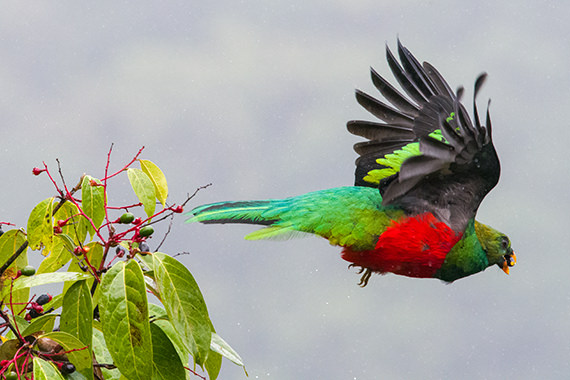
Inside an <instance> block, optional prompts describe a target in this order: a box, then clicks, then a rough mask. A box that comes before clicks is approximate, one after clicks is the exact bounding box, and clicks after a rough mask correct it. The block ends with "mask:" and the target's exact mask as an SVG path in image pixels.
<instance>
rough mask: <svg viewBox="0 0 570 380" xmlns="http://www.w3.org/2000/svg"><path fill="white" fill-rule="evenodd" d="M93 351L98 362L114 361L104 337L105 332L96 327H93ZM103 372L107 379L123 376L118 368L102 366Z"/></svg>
mask: <svg viewBox="0 0 570 380" xmlns="http://www.w3.org/2000/svg"><path fill="white" fill-rule="evenodd" d="M93 352H94V353H95V358H96V359H97V363H100V364H112V363H113V358H112V357H111V354H110V353H109V350H108V349H107V345H106V343H105V337H103V332H102V331H100V330H98V329H96V328H93ZM101 372H102V373H103V378H104V379H105V380H118V379H120V378H121V372H120V371H119V370H118V369H117V368H114V369H106V368H103V367H101Z"/></svg>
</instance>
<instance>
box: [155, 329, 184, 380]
mask: <svg viewBox="0 0 570 380" xmlns="http://www.w3.org/2000/svg"><path fill="white" fill-rule="evenodd" d="M150 332H151V334H152V352H153V358H152V360H153V364H154V369H155V371H154V375H153V377H152V379H153V380H177V379H180V380H185V379H186V373H185V370H184V366H183V365H182V362H181V361H180V358H179V357H178V354H177V352H176V349H175V348H174V345H173V344H172V342H171V341H170V339H169V338H168V336H167V335H166V334H165V333H164V332H163V331H162V330H161V328H160V327H158V326H155V325H154V324H153V323H151V325H150Z"/></svg>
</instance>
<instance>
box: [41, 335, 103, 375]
mask: <svg viewBox="0 0 570 380" xmlns="http://www.w3.org/2000/svg"><path fill="white" fill-rule="evenodd" d="M40 338H49V339H51V340H53V341H55V342H57V343H59V344H60V345H61V346H62V347H63V349H64V350H65V351H67V352H66V355H67V358H68V359H69V361H70V362H71V363H73V365H74V366H75V369H76V370H77V372H79V373H81V374H82V375H83V376H85V377H86V378H87V379H90V380H92V379H93V358H92V357H91V353H90V351H89V350H88V349H87V348H85V344H83V343H82V342H80V341H79V339H77V338H76V337H74V336H73V335H70V334H68V333H66V332H63V331H54V332H50V333H47V334H44V335H41V336H39V337H38V340H39V339H40Z"/></svg>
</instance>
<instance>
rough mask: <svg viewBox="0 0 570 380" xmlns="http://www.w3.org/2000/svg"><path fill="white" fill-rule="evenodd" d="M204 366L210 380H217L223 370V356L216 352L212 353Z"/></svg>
mask: <svg viewBox="0 0 570 380" xmlns="http://www.w3.org/2000/svg"><path fill="white" fill-rule="evenodd" d="M204 366H205V367H206V371H207V372H208V377H209V378H210V380H216V379H217V378H218V375H219V374H220V369H221V368H222V355H220V354H218V353H217V352H215V351H210V353H209V354H208V358H207V359H206V363H205V364H204Z"/></svg>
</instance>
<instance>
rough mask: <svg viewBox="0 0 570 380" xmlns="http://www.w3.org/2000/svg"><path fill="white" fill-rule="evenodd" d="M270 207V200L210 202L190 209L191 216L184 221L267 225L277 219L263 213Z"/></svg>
mask: <svg viewBox="0 0 570 380" xmlns="http://www.w3.org/2000/svg"><path fill="white" fill-rule="evenodd" d="M270 209H271V202H270V201H251V202H247V201H246V202H219V203H211V204H207V205H203V206H199V207H196V208H195V209H193V210H192V211H190V213H191V214H192V215H193V216H192V217H191V218H190V219H188V220H187V221H186V222H187V223H191V222H200V223H216V224H219V223H243V224H260V225H264V226H269V225H272V224H273V223H275V222H277V221H278V219H276V218H275V215H272V216H267V215H265V214H266V212H267V211H268V210H270ZM264 215H265V216H264Z"/></svg>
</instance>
